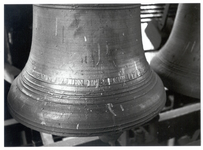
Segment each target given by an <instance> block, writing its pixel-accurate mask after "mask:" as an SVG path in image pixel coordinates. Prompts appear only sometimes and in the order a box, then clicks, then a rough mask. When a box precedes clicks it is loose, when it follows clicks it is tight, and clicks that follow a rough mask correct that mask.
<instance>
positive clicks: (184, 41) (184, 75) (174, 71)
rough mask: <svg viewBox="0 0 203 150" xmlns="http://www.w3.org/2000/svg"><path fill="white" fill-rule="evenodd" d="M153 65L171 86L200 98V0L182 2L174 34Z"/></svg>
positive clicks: (173, 88) (171, 88)
mask: <svg viewBox="0 0 203 150" xmlns="http://www.w3.org/2000/svg"><path fill="white" fill-rule="evenodd" d="M150 65H151V66H152V68H153V69H154V70H155V71H156V72H157V74H159V75H160V77H161V79H162V81H163V83H164V85H165V86H166V87H168V88H169V89H170V90H173V91H175V92H177V93H181V94H183V95H186V96H190V97H194V98H200V4H179V7H178V11H177V16H176V19H175V22H174V25H173V29H172V32H171V35H170V37H169V39H168V41H167V43H166V44H165V45H164V46H163V48H162V49H161V50H160V51H159V53H158V54H157V55H156V56H155V57H154V58H153V59H152V61H151V63H150Z"/></svg>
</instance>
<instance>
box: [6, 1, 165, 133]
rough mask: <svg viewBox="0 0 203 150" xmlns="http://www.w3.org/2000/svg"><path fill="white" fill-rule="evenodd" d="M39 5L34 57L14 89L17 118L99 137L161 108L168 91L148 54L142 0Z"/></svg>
mask: <svg viewBox="0 0 203 150" xmlns="http://www.w3.org/2000/svg"><path fill="white" fill-rule="evenodd" d="M98 6H99V7H98ZM33 12H34V20H33V39H32V47H31V52H30V56H29V59H28V62H27V64H26V66H25V68H24V69H23V71H22V72H21V74H20V75H19V76H18V77H17V78H16V79H15V81H14V82H13V84H12V86H11V89H10V92H9V96H8V106H9V108H10V112H11V114H12V115H13V117H14V118H16V120H18V121H19V122H21V123H22V124H24V125H26V126H28V127H30V128H33V129H35V130H38V131H42V132H45V133H51V134H55V135H62V136H63V135H64V136H67V135H69V136H94V135H103V134H106V133H108V134H109V133H111V132H115V133H116V132H121V131H123V130H125V129H127V128H131V127H136V126H139V125H142V124H144V123H146V122H148V121H149V120H151V119H152V118H153V117H155V116H156V115H157V114H158V113H159V112H160V111H161V109H162V108H163V106H164V104H165V91H164V88H163V84H162V82H161V80H160V78H159V77H158V76H157V75H156V74H155V73H154V72H153V71H152V70H151V69H150V66H149V64H148V63H147V61H146V58H145V56H144V51H143V47H142V41H141V27H140V25H141V24H140V8H139V5H65V6H61V5H56V6H55V5H34V11H33Z"/></svg>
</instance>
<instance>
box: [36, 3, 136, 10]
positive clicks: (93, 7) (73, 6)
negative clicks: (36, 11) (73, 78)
mask: <svg viewBox="0 0 203 150" xmlns="http://www.w3.org/2000/svg"><path fill="white" fill-rule="evenodd" d="M33 6H37V7H45V8H53V9H71V10H80V9H89V10H105V9H108V10H111V9H129V8H137V7H140V4H139V3H137V4H119V3H117V4H33Z"/></svg>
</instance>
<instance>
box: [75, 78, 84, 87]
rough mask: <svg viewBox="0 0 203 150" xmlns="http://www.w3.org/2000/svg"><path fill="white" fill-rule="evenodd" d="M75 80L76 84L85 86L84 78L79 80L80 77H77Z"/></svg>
mask: <svg viewBox="0 0 203 150" xmlns="http://www.w3.org/2000/svg"><path fill="white" fill-rule="evenodd" d="M74 82H75V85H76V86H83V85H84V80H82V79H80V80H79V79H78V80H77V79H76V80H75V81H74Z"/></svg>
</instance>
